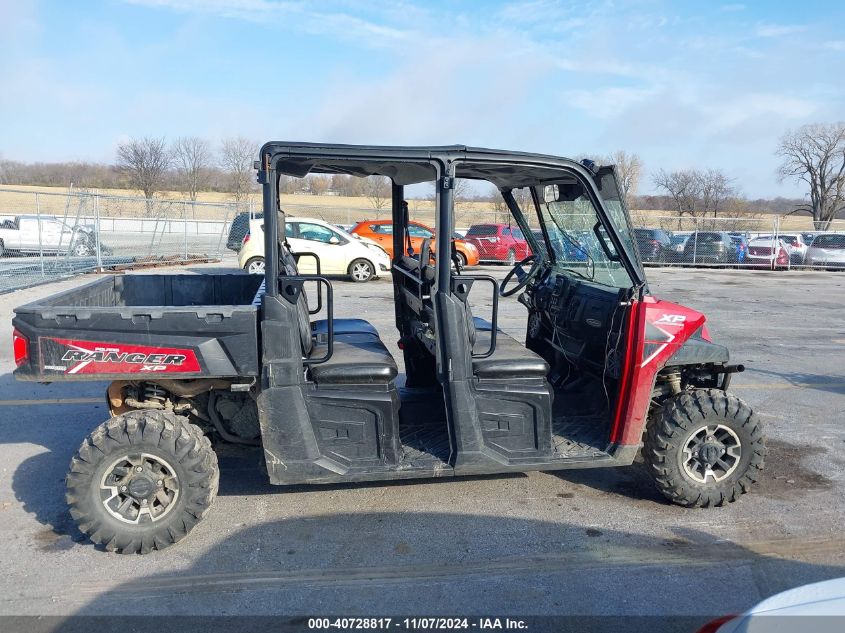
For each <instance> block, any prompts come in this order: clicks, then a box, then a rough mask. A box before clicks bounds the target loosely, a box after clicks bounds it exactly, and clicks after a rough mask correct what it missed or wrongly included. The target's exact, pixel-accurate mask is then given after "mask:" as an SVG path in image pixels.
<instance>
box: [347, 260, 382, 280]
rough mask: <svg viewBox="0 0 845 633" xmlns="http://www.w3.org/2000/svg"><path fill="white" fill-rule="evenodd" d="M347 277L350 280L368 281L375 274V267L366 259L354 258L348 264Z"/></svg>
mask: <svg viewBox="0 0 845 633" xmlns="http://www.w3.org/2000/svg"><path fill="white" fill-rule="evenodd" d="M348 272H349V278H350V279H351V280H352V281H355V282H358V283H363V282H365V281H369V280H370V279H372V278H373V277H375V275H376V271H375V268H373V265H372V264H371V263H370V262H368V261H367V260H366V259H356V260H355V261H353V262H352V263H351V264H349V270H348Z"/></svg>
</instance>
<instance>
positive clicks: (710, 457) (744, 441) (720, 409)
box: [643, 389, 766, 507]
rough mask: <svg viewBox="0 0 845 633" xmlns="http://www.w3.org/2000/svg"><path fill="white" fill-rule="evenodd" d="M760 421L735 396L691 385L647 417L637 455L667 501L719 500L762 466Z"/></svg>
mask: <svg viewBox="0 0 845 633" xmlns="http://www.w3.org/2000/svg"><path fill="white" fill-rule="evenodd" d="M765 456H766V445H765V440H764V438H763V429H762V424H761V423H760V422H759V421H758V420H757V418H756V417H755V415H754V412H753V411H752V410H751V408H750V407H749V406H748V405H746V404H745V403H744V402H742V401H741V400H740V399H739V398H736V397H735V396H731V395H728V394H726V393H725V392H724V391H721V390H718V389H697V390H695V391H691V392H689V393H684V394H681V395H679V396H676V397H674V398H671V399H669V400H667V401H666V403H665V404H664V405H663V408H662V409H661V410H660V411H659V412H658V413H657V415H656V417H655V419H652V420H651V421H650V422H649V426H648V432H647V434H646V440H645V445H644V446H643V457H644V459H645V462H646V464H647V466H648V471H649V474H650V475H651V476H652V478H653V479H654V481H655V483H656V484H657V487H658V488H659V489H660V492H662V493H663V494H664V495H665V496H666V497H667V498H668V499H669V500H670V501H672V502H673V503H677V504H679V505H683V506H688V507H708V506H721V505H724V504H725V503H730V502H732V501H736V500H737V499H738V498H739V496H740V495H742V494H743V493H746V492H748V491H749V490H750V488H751V485H752V484H753V483H754V482H755V481H757V479H758V477H759V476H760V471H761V470H762V469H763V461H764V458H765Z"/></svg>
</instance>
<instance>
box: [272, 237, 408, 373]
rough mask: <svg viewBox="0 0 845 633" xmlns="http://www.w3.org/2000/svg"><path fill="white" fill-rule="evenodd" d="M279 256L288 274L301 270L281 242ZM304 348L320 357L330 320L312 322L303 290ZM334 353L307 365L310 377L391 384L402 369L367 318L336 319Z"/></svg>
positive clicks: (301, 326) (300, 311)
mask: <svg viewBox="0 0 845 633" xmlns="http://www.w3.org/2000/svg"><path fill="white" fill-rule="evenodd" d="M280 258H281V260H282V263H283V269H284V271H285V273H286V274H288V275H297V274H299V272H298V270H297V268H296V261H295V259H294V258H293V257H292V256H291V255H290V252H289V251H288V250H287V248H286V247H284V246H282V247H281V250H280ZM264 291H265V285H264V283H262V284H261V287H260V288H259V290H258V293H256V297H255V305H260V304H261V295H263V294H264ZM297 314H298V317H299V331H300V339H301V342H302V351H303V354H304V355H305V356H306V357H307V358H321V357H323V356H325V355H326V352H327V351H328V342H327V337H328V321H327V320H326V319H320V320H316V321H313V322H311V321H310V319H309V314H308V300H307V297H306V295H305V293H304V292H302V293H301V294H300V295H299V299H298V300H297ZM332 329H333V332H334V341H333V347H332V356H331V358H329V360H327V361H326V362H324V363H317V364H314V365H309V366H308V377H309V379H310V380H313V381H314V382H315V383H317V384H318V385H381V384H389V383H391V382H392V381H393V379H394V378H396V376H397V375H398V373H399V368H398V367H397V366H396V361H395V360H393V356H391V355H390V352H389V351H388V350H387V347H385V345H384V343H382V342H381V339H379V336H378V331H377V330H376V328H375V327H373V325H372V324H371V323H370V322H368V321H365V320H364V319H334V321H333V323H332Z"/></svg>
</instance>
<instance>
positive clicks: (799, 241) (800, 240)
mask: <svg viewBox="0 0 845 633" xmlns="http://www.w3.org/2000/svg"><path fill="white" fill-rule="evenodd" d="M778 237H779V238H780V239H782V240H783V241H784V242H786V245H787V246H788V247H789V249H790V254H789V255H790V259H791V261H792V263H793V264H803V263H804V258H805V257H806V255H807V241H806V240H805V239H804V236H803V235H802V234H801V233H789V234H783V233H780V234H778Z"/></svg>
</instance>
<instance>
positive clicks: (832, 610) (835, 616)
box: [699, 578, 845, 633]
mask: <svg viewBox="0 0 845 633" xmlns="http://www.w3.org/2000/svg"><path fill="white" fill-rule="evenodd" d="M843 616H845V578H835V579H833V580H825V581H823V582H816V583H813V584H810V585H802V586H801V587H796V588H795V589H789V590H787V591H784V592H782V593H779V594H775V595H774V596H772V597H771V598H766V599H765V600H763V602H760V603H759V604H757V605H756V606H754V607H753V608H751V609H749V610H748V611H746V612H745V613H743V614H742V615H737V616H725V617H723V618H719V619H717V620H713V621H712V622H709V623H708V624H705V625H704V626H703V627H701V628H700V629H699V633H705V632H706V633H756V632H758V631H759V632H760V633H770V632H774V631H776V632H777V633H805V632H807V631H813V632H814V633H839V631H841V630H842V618H843Z"/></svg>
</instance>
